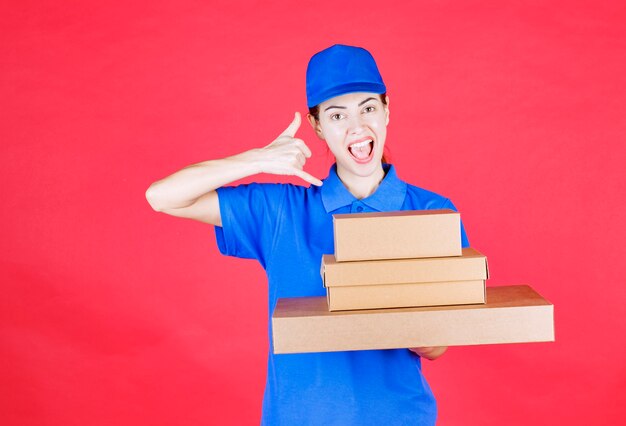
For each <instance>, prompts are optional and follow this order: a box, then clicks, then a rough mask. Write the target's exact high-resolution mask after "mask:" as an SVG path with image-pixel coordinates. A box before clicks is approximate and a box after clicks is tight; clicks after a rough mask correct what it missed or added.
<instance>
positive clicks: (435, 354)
mask: <svg viewBox="0 0 626 426" xmlns="http://www.w3.org/2000/svg"><path fill="white" fill-rule="evenodd" d="M409 350H410V351H411V352H414V353H416V354H418V355H419V356H421V357H422V358H426V359H429V360H431V361H434V360H436V359H437V358H439V357H440V356H441V355H443V354H444V353H445V352H446V351H447V350H448V347H447V346H431V347H425V348H409Z"/></svg>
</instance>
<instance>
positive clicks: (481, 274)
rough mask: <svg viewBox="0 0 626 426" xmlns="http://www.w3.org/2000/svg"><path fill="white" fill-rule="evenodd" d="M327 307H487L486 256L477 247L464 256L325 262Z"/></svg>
mask: <svg viewBox="0 0 626 426" xmlns="http://www.w3.org/2000/svg"><path fill="white" fill-rule="evenodd" d="M321 272H322V279H323V281H324V286H325V287H326V288H327V296H328V309H329V310H331V311H338V310H350V309H377V308H403V307H410V306H437V305H463V304H472V303H485V280H486V279H487V277H488V269H487V258H486V257H485V256H484V255H482V254H481V253H479V252H478V251H477V250H475V249H473V248H464V249H463V253H462V256H454V257H431V258H422V259H399V260H397V259H394V260H370V261H361V262H337V261H336V259H335V257H334V256H333V255H324V256H323V258H322V271H321Z"/></svg>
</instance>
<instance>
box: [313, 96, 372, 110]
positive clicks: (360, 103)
mask: <svg viewBox="0 0 626 426" xmlns="http://www.w3.org/2000/svg"><path fill="white" fill-rule="evenodd" d="M371 100H374V101H375V100H376V98H374V97H371V96H370V97H369V98H367V99H365V100H363V101H361V102H359V106H361V105H363V104H364V103H365V102H369V101H371ZM331 108H340V109H346V107H345V106H338V105H331V106H329V107H326V109H324V111H328V110H329V109H331Z"/></svg>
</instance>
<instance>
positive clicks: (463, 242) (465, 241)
mask: <svg viewBox="0 0 626 426" xmlns="http://www.w3.org/2000/svg"><path fill="white" fill-rule="evenodd" d="M442 208H443V209H452V210H454V211H455V212H458V210H457V208H456V207H455V206H454V204H452V201H450V200H449V199H447V198H446V201H445V202H444V203H443V206H442ZM469 246H470V245H469V240H468V239H467V234H466V233H465V227H464V226H463V220H461V247H463V248H465V247H469Z"/></svg>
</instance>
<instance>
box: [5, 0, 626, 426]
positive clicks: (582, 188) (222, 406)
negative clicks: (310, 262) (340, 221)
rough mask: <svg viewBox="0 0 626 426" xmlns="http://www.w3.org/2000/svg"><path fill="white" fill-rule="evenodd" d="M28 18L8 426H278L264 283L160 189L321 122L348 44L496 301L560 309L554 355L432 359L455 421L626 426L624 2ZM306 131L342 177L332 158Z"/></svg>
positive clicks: (411, 171)
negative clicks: (507, 293)
mask: <svg viewBox="0 0 626 426" xmlns="http://www.w3.org/2000/svg"><path fill="white" fill-rule="evenodd" d="M12 3H13V4H9V3H8V2H3V4H2V6H0V7H1V8H0V28H1V30H0V31H1V34H2V43H1V44H0V61H1V62H0V63H1V69H0V71H1V73H2V74H1V79H0V97H1V99H2V100H1V101H0V108H1V111H0V112H1V114H0V126H1V127H0V140H1V145H0V152H1V168H0V182H1V184H0V185H1V188H2V200H3V206H2V209H0V232H1V235H2V238H1V241H0V262H1V263H0V265H1V275H0V278H1V280H2V284H1V286H2V297H1V299H0V301H1V302H0V361H1V362H0V423H2V424H4V425H111V424H116V425H204V424H255V423H257V422H258V419H259V415H260V403H261V398H262V391H263V385H264V376H265V360H266V351H267V344H268V339H267V331H266V330H267V329H266V326H267V324H266V314H267V313H266V282H265V276H264V273H263V271H262V269H261V267H260V266H259V265H258V264H256V263H255V262H251V261H244V260H239V259H232V258H225V257H222V256H220V255H219V254H218V252H217V248H216V245H215V242H214V236H213V229H212V228H211V227H210V226H207V225H203V224H200V223H194V222H190V221H184V220H180V219H175V218H171V217H168V216H165V215H162V214H157V213H155V212H153V211H152V210H151V209H150V207H149V206H148V204H147V202H146V201H145V199H144V191H145V189H146V188H147V187H148V185H149V184H150V183H151V182H152V181H154V180H157V179H159V178H161V177H163V176H165V175H166V174H169V173H171V172H173V171H175V170H177V169H178V168H181V167H183V166H185V165H187V164H190V163H193V162H197V161H201V160H206V159H211V158H218V157H222V156H226V155H229V154H234V153H237V152H240V151H242V150H245V149H250V148H253V147H259V146H262V145H265V144H267V143H269V142H270V141H271V140H273V138H274V137H275V136H277V135H278V134H279V133H280V132H281V131H282V130H283V129H284V128H285V127H286V126H287V124H289V122H290V121H291V119H292V117H293V112H294V111H295V110H298V111H300V112H302V113H304V112H305V94H304V72H305V67H306V63H307V61H308V59H309V57H310V56H311V55H312V54H313V53H315V52H317V51H319V50H321V49H323V48H325V47H327V46H329V45H331V44H334V43H336V42H341V43H347V44H357V45H362V46H364V47H366V48H368V49H369V50H370V51H371V52H372V53H373V54H374V56H375V57H376V59H377V61H378V63H379V65H380V69H381V72H382V74H383V76H384V77H385V80H386V83H387V85H388V89H389V96H390V99H391V103H390V108H391V117H390V118H391V122H390V127H389V135H388V139H387V144H388V146H389V147H390V152H391V157H392V160H393V162H394V163H395V164H396V165H397V167H398V170H399V173H400V176H401V177H402V178H404V179H405V180H407V181H409V182H411V183H413V184H416V185H419V186H422V187H425V188H428V189H431V190H434V191H436V192H439V193H442V194H445V195H446V196H448V197H450V198H451V199H452V200H453V201H454V202H455V204H456V205H457V207H458V208H459V209H460V211H461V213H462V217H463V220H464V222H465V225H466V228H467V230H468V234H469V237H470V241H471V242H472V245H473V246H475V247H476V248H478V249H479V250H481V251H483V252H484V253H485V254H486V255H487V256H488V258H489V262H490V268H491V276H492V279H491V280H490V281H489V285H504V284H517V283H529V284H531V285H532V286H533V287H534V288H535V289H536V290H538V291H539V292H540V293H541V294H542V295H544V296H545V297H547V298H548V299H549V300H551V301H552V302H553V303H554V304H555V316H556V336H557V340H556V342H555V343H542V344H519V345H494V346H478V347H462V348H453V349H451V350H450V351H449V352H448V353H447V354H446V355H445V356H444V357H443V358H441V359H440V360H438V361H435V362H425V374H426V375H427V377H428V379H429V382H430V383H431V385H432V387H433V389H434V391H435V393H436V395H437V397H438V401H439V407H440V424H441V425H461V424H463V425H473V424H475V425H496V424H507V425H522V424H523V425H526V424H570V425H572V424H580V425H590V424H618V423H620V421H622V422H623V421H624V419H625V418H626V408H625V407H626V405H625V403H626V400H625V397H624V395H625V394H626V392H625V388H626V371H625V367H624V366H625V364H624V359H625V358H626V357H625V355H626V353H625V348H626V345H625V344H624V343H625V342H624V335H625V334H626V333H625V331H626V330H625V323H626V318H625V316H624V314H623V313H624V309H623V305H624V302H625V295H626V290H625V286H624V274H623V273H622V266H623V264H622V262H623V261H624V256H625V255H626V252H625V250H624V248H623V247H624V246H623V242H624V239H625V237H626V235H625V234H626V233H625V226H624V206H625V201H626V195H625V194H626V190H625V188H626V182H625V180H626V179H625V177H624V171H623V169H624V166H623V164H624V160H625V159H626V156H625V154H626V152H625V148H624V145H625V144H624V142H625V136H626V119H625V117H626V96H625V95H626V84H625V77H624V76H625V75H626V53H625V52H626V25H625V24H624V23H625V22H626V8H625V6H624V5H625V4H624V2H623V1H613V2H598V1H587V2H580V1H578V2H542V1H537V2H518V1H515V2H505V3H506V4H499V2H491V1H483V2H477V1H462V2H447V1H436V2H435V1H426V2H409V1H406V2H393V3H389V2H375V1H365V0H360V1H342V2H328V3H327V4H326V3H324V2H296V3H294V2H288V1H280V2H279V1H269V2H254V1H251V2H248V3H247V4H240V3H236V4H235V3H233V2H230V1H226V0H221V1H210V2H201V1H196V2H182V3H181V2H163V1H156V2H154V1H138V2H117V4H115V3H111V2H96V1H87V2H85V1H64V2H47V1H46V2H44V1H37V2H35V1H21V2H12ZM299 135H300V136H301V137H303V138H304V139H305V140H306V141H307V142H308V143H309V145H310V146H311V148H312V149H313V151H314V157H313V158H312V159H311V160H310V162H309V163H307V170H309V171H310V172H311V173H313V174H314V175H316V176H318V177H324V176H325V175H326V172H327V169H328V167H329V165H330V163H331V159H330V158H329V156H328V154H327V153H326V150H325V147H324V145H323V144H322V143H321V142H320V141H318V140H317V139H316V138H315V137H314V135H313V133H312V131H311V129H310V128H304V126H303V128H302V130H301V131H300V132H299ZM258 179H262V180H266V179H273V178H268V177H266V176H261V177H258Z"/></svg>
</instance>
